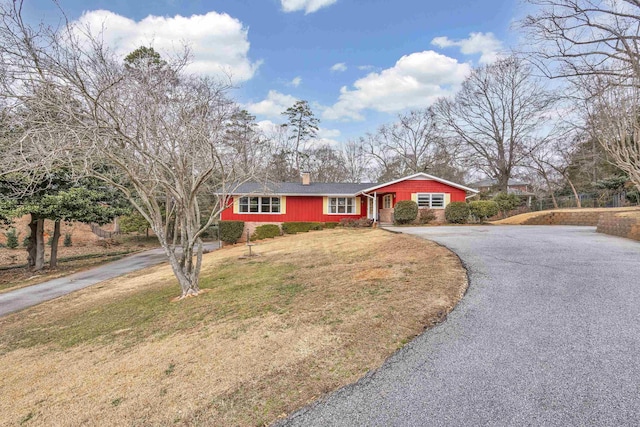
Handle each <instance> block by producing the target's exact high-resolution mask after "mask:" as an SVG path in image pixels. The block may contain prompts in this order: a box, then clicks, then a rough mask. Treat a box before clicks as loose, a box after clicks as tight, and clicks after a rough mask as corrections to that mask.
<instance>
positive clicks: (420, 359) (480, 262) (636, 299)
mask: <svg viewBox="0 0 640 427" xmlns="http://www.w3.org/2000/svg"><path fill="white" fill-rule="evenodd" d="M397 230H398V231H402V232H406V233H411V234H415V235H418V236H420V237H424V238H427V239H431V240H434V241H436V242H438V243H441V244H443V245H446V246H448V247H449V248H451V249H453V250H454V251H455V252H456V253H457V254H458V255H459V256H460V257H461V258H462V260H463V261H464V263H465V264H466V266H467V268H468V269H469V274H470V279H471V284H470V287H469V290H468V292H467V295H466V296H465V297H464V298H463V299H462V301H461V302H460V304H459V305H458V306H457V307H456V308H455V309H454V311H453V312H452V313H451V314H450V315H449V318H448V319H447V321H446V322H444V323H443V324H442V325H440V326H438V327H436V328H434V329H432V330H429V331H427V332H426V333H424V334H423V335H421V336H420V337H418V338H417V339H416V340H414V341H413V342H412V343H410V344H409V345H408V346H406V347H405V348H404V349H402V350H401V351H399V352H398V353H396V354H395V355H394V356H392V357H391V358H390V359H389V360H387V361H386V362H385V364H384V365H383V366H382V367H381V368H380V369H379V370H377V371H375V372H373V373H371V374H369V375H368V376H367V377H365V378H364V379H362V380H361V381H359V382H358V383H356V384H354V385H351V386H348V387H345V388H343V389H341V390H339V391H337V392H335V393H334V394H332V395H330V396H329V397H328V398H326V399H325V400H323V401H321V402H320V403H318V404H316V405H312V406H310V407H307V408H304V409H303V410H301V411H300V412H298V413H296V414H294V415H293V416H292V417H291V418H290V419H288V420H285V421H284V422H283V423H282V424H284V425H291V426H521V425H535V426H623V425H624V426H637V425H640V243H638V242H634V241H631V240H625V239H622V238H617V237H611V236H607V235H602V234H597V233H595V230H594V228H592V227H562V226H553V227H537V226H477V227H429V228H399V229H397Z"/></svg>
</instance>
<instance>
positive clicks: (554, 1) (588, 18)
mask: <svg viewBox="0 0 640 427" xmlns="http://www.w3.org/2000/svg"><path fill="white" fill-rule="evenodd" d="M529 1H530V3H532V4H534V5H535V6H537V10H536V11H535V13H532V14H530V15H529V16H527V18H526V19H524V20H523V22H522V24H523V27H524V28H525V29H526V30H527V31H528V39H529V40H530V41H531V42H532V45H533V48H534V49H533V50H534V52H533V54H532V55H531V58H532V59H533V60H534V61H535V62H536V64H537V65H538V67H539V68H540V69H541V70H543V71H544V72H545V73H546V74H547V75H548V76H550V77H556V78H566V79H568V81H569V82H571V83H572V84H573V88H574V89H575V91H574V94H575V95H576V96H579V97H580V98H581V99H582V100H583V102H584V108H585V111H586V114H585V115H586V122H587V130H589V131H590V132H591V134H592V137H593V138H595V139H596V140H597V141H598V142H599V143H600V144H602V146H603V147H604V149H605V150H606V151H607V153H608V154H609V155H610V156H611V158H612V159H613V161H614V162H615V163H616V165H617V166H618V167H620V169H622V170H623V171H625V172H626V173H627V174H628V175H629V177H630V179H631V180H632V182H633V183H634V184H635V185H636V187H637V188H639V189H640V148H639V146H638V136H639V135H640V133H639V131H640V129H639V121H638V119H640V117H638V114H640V113H639V111H640V104H639V103H638V101H640V93H639V91H640V46H639V45H638V41H639V40H640V25H638V23H639V22H640V3H639V2H637V1H632V0H624V1H622V0H621V1H593V0H529Z"/></svg>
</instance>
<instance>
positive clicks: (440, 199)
mask: <svg viewBox="0 0 640 427" xmlns="http://www.w3.org/2000/svg"><path fill="white" fill-rule="evenodd" d="M418 207H419V208H444V193H418Z"/></svg>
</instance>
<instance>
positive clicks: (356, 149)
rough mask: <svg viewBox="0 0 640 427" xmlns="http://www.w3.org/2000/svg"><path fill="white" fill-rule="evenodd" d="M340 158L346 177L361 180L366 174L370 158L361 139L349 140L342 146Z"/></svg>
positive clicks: (354, 180)
mask: <svg viewBox="0 0 640 427" xmlns="http://www.w3.org/2000/svg"><path fill="white" fill-rule="evenodd" d="M342 158H343V163H344V167H345V169H346V175H347V179H348V180H349V181H351V182H362V181H363V180H364V179H365V178H366V177H367V175H368V170H369V163H370V161H371V160H370V158H369V156H368V154H367V152H366V150H365V147H364V144H363V141H362V140H349V141H347V142H346V143H345V144H344V145H343V147H342Z"/></svg>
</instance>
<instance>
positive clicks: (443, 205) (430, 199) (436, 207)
mask: <svg viewBox="0 0 640 427" xmlns="http://www.w3.org/2000/svg"><path fill="white" fill-rule="evenodd" d="M420 196H429V206H420V203H419V200H420ZM433 196H442V206H433V203H432V201H433ZM416 203H418V208H422V209H425V208H428V209H444V208H446V207H447V197H446V195H445V193H418V194H416Z"/></svg>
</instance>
